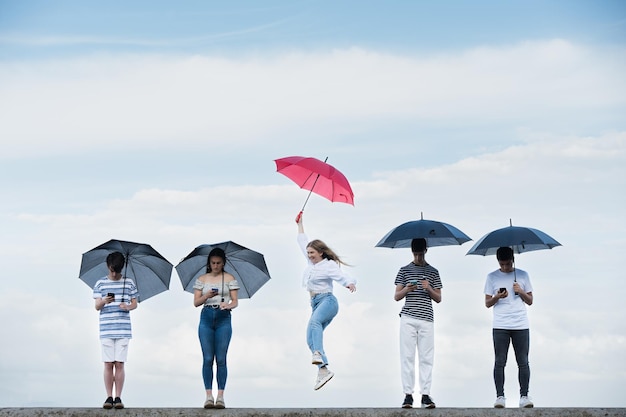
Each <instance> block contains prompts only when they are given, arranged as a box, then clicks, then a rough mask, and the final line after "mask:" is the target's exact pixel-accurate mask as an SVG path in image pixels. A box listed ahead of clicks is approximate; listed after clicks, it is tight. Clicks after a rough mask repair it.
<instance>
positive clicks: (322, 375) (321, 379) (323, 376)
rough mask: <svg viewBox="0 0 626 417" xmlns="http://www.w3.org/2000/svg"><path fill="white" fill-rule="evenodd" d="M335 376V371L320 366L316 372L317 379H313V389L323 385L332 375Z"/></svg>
mask: <svg viewBox="0 0 626 417" xmlns="http://www.w3.org/2000/svg"><path fill="white" fill-rule="evenodd" d="M334 376H335V373H334V372H333V371H331V370H330V369H328V368H327V367H323V368H320V370H319V371H318V373H317V381H315V386H314V387H313V389H314V390H316V391H317V390H318V389H320V388H322V387H323V386H324V384H326V383H327V382H328V381H330V379H331V378H332V377H334Z"/></svg>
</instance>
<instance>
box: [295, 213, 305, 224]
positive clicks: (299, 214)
mask: <svg viewBox="0 0 626 417" xmlns="http://www.w3.org/2000/svg"><path fill="white" fill-rule="evenodd" d="M303 212H304V210H300V213H298V215H297V216H296V223H300V218H301V217H302V213H303Z"/></svg>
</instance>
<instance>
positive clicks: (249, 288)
mask: <svg viewBox="0 0 626 417" xmlns="http://www.w3.org/2000/svg"><path fill="white" fill-rule="evenodd" d="M214 248H221V249H223V250H224V252H225V253H226V265H225V266H224V271H225V272H228V273H230V274H232V275H233V276H234V277H235V279H236V280H237V282H238V283H239V287H240V288H239V298H250V297H252V295H254V293H256V292H257V291H258V290H259V288H261V287H262V286H263V285H264V284H265V283H266V282H267V281H269V280H270V273H269V271H268V270H267V265H266V264H265V258H264V257H263V255H261V254H260V253H258V252H255V251H253V250H251V249H248V248H246V247H243V246H241V245H239V244H237V243H235V242H231V241H228V242H221V243H215V244H211V245H200V246H198V247H197V248H195V249H194V250H193V251H192V252H191V253H190V254H189V255H187V256H186V257H185V258H184V259H183V260H182V261H180V263H179V264H178V265H176V273H178V277H179V278H180V282H181V284H182V285H183V288H184V289H185V291H188V292H190V293H193V284H194V283H195V282H196V279H197V278H198V277H199V276H200V275H202V274H205V273H206V264H207V258H208V257H209V253H210V252H211V251H212V250H213V249H214Z"/></svg>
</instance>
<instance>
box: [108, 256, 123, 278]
mask: <svg viewBox="0 0 626 417" xmlns="http://www.w3.org/2000/svg"><path fill="white" fill-rule="evenodd" d="M125 262H126V259H124V255H122V253H121V252H111V253H109V254H108V255H107V266H108V267H109V268H111V269H112V270H113V272H115V273H116V274H119V273H120V272H122V268H124V263H125Z"/></svg>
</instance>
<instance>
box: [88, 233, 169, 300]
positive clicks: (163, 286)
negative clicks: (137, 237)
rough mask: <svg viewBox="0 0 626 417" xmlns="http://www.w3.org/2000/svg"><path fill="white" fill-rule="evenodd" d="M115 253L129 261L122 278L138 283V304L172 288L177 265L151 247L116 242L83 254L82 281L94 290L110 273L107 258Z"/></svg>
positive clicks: (141, 244) (111, 241) (120, 241)
mask: <svg viewBox="0 0 626 417" xmlns="http://www.w3.org/2000/svg"><path fill="white" fill-rule="evenodd" d="M112 252H121V253H122V254H123V255H124V257H125V258H126V265H125V267H124V270H123V271H122V275H123V277H124V279H125V278H131V279H132V280H133V281H134V282H135V285H136V286H137V292H138V293H139V296H138V297H137V301H138V302H141V301H145V300H147V299H148V298H150V297H152V296H154V295H157V294H159V293H161V292H163V291H166V290H167V289H168V288H169V285H170V278H171V276H172V268H173V265H172V264H171V263H170V262H169V261H168V260H167V259H165V258H164V257H163V256H161V254H160V253H158V252H157V251H156V250H154V248H152V246H150V245H148V244H145V243H135V242H127V241H124V240H115V239H112V240H109V241H108V242H106V243H103V244H102V245H100V246H97V247H95V248H93V249H91V250H90V251H88V252H85V253H84V254H83V257H82V261H81V265H80V273H79V278H80V279H81V280H82V281H84V282H85V283H86V284H87V285H89V287H90V288H93V287H94V285H96V282H98V280H99V279H100V278H103V277H105V276H106V275H107V274H108V273H109V269H108V267H107V265H106V258H107V256H108V255H109V254H110V253H112Z"/></svg>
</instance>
